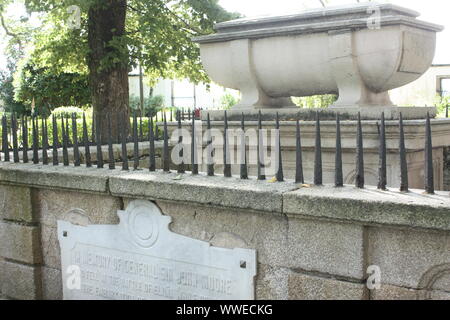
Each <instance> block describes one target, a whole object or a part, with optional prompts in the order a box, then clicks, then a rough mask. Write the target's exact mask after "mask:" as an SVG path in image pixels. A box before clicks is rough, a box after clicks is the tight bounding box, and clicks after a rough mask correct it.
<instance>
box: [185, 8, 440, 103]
mask: <svg viewBox="0 0 450 320" xmlns="http://www.w3.org/2000/svg"><path fill="white" fill-rule="evenodd" d="M419 15H420V14H419V13H417V12H415V11H412V10H409V9H406V8H401V7H398V6H394V5H391V4H374V3H366V4H358V5H351V6H340V7H329V8H325V9H319V10H310V11H305V12H302V13H299V14H292V15H285V16H278V17H265V18H256V19H239V20H234V21H229V22H225V23H219V24H217V25H216V27H215V28H216V30H217V33H216V34H212V35H208V36H202V37H198V38H195V39H194V41H196V42H198V43H199V44H200V50H201V58H202V62H203V65H204V67H205V69H206V71H207V73H208V74H209V76H210V77H211V79H212V80H213V81H215V82H217V83H219V84H221V85H223V86H225V87H228V88H233V89H237V90H240V91H241V93H242V100H241V102H240V103H239V104H238V105H236V106H235V107H234V109H261V108H281V107H289V106H293V105H292V102H291V100H290V97H291V96H310V95H316V94H339V99H338V101H337V102H336V103H335V104H334V105H333V107H336V108H339V107H340V108H342V107H344V108H348V107H350V108H355V107H356V108H365V107H372V106H378V107H390V106H392V102H391V100H390V98H389V94H388V91H389V90H391V89H394V88H397V87H400V86H403V85H406V84H408V83H410V82H412V81H414V80H416V79H417V78H419V77H420V76H421V75H422V74H423V73H424V72H425V71H426V70H427V69H428V68H429V66H430V65H431V63H432V60H433V58H434V53H435V45H436V32H439V31H442V29H443V28H442V27H441V26H438V25H435V24H432V23H428V22H424V21H420V20H418V19H417V17H418V16H419Z"/></svg>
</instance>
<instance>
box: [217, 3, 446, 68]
mask: <svg viewBox="0 0 450 320" xmlns="http://www.w3.org/2000/svg"><path fill="white" fill-rule="evenodd" d="M324 2H327V3H328V5H329V6H333V5H343V4H351V3H356V2H357V1H356V0H353V1H352V0H328V1H324ZM361 2H362V1H361ZM385 2H389V3H393V4H396V5H399V6H402V7H406V8H409V9H413V10H416V11H418V12H420V13H421V16H420V17H419V18H418V19H420V20H424V21H427V22H432V23H436V24H440V25H443V26H445V30H444V31H443V32H441V33H439V34H438V38H437V48H436V56H435V59H434V63H447V64H450V16H449V15H450V1H449V0H391V1H380V0H379V1H377V3H385ZM219 3H220V5H221V6H222V7H224V8H225V9H227V10H228V11H237V12H240V13H242V14H244V15H245V16H246V17H253V16H260V15H277V14H283V13H290V12H296V11H301V10H304V9H312V8H321V7H322V5H321V4H320V1H319V0H220V1H219Z"/></svg>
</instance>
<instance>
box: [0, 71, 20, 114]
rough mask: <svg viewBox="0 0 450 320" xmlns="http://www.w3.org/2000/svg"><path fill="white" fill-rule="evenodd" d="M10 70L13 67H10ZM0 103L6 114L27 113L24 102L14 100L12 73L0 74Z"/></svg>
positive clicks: (3, 72) (4, 72)
mask: <svg viewBox="0 0 450 320" xmlns="http://www.w3.org/2000/svg"><path fill="white" fill-rule="evenodd" d="M9 69H10V70H11V69H13V67H11V66H10V68H9ZM0 101H1V107H3V108H4V110H5V111H6V112H14V113H16V114H19V115H22V114H25V113H26V106H25V105H24V104H23V103H22V102H18V101H16V100H14V86H13V77H12V74H11V71H2V72H0Z"/></svg>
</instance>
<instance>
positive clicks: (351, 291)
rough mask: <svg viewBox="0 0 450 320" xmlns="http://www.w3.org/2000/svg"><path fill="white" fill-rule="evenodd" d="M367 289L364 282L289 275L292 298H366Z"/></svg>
mask: <svg viewBox="0 0 450 320" xmlns="http://www.w3.org/2000/svg"><path fill="white" fill-rule="evenodd" d="M367 298H368V295H367V291H366V288H365V286H364V285H363V284H361V283H352V282H346V281H340V280H336V279H331V278H322V277H317V276H310V275H306V274H299V273H291V274H290V275H289V299H291V300H364V299H367Z"/></svg>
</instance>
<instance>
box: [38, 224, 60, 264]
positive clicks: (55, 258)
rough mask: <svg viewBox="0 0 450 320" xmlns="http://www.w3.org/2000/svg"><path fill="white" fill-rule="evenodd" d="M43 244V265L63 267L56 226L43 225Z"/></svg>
mask: <svg viewBox="0 0 450 320" xmlns="http://www.w3.org/2000/svg"><path fill="white" fill-rule="evenodd" d="M41 244H42V255H43V258H42V259H43V261H42V263H43V265H45V266H47V267H50V268H54V269H61V252H60V248H59V243H58V232H57V229H56V226H55V227H50V226H47V225H42V227H41Z"/></svg>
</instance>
